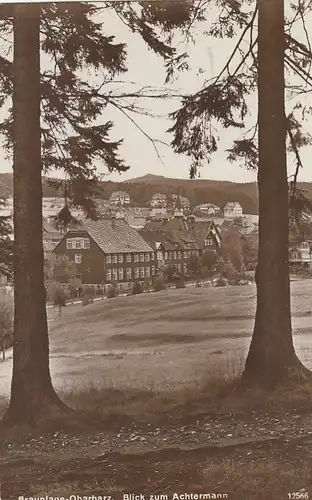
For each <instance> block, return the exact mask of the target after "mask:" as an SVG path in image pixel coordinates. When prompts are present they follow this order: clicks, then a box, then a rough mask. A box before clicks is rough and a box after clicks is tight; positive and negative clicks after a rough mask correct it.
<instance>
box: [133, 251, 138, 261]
mask: <svg viewBox="0 0 312 500" xmlns="http://www.w3.org/2000/svg"><path fill="white" fill-rule="evenodd" d="M134 262H139V254H138V253H135V254H134Z"/></svg>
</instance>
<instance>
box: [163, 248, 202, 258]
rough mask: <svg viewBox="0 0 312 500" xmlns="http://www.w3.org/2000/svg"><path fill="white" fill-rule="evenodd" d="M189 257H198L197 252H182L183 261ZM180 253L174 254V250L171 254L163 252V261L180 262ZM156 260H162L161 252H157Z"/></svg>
mask: <svg viewBox="0 0 312 500" xmlns="http://www.w3.org/2000/svg"><path fill="white" fill-rule="evenodd" d="M191 255H199V250H187V251H185V252H183V256H184V258H185V259H187V258H189V257H191ZM181 258H182V252H176V251H175V250H174V251H172V252H165V260H177V259H178V260H181ZM157 259H158V260H161V259H162V252H157Z"/></svg>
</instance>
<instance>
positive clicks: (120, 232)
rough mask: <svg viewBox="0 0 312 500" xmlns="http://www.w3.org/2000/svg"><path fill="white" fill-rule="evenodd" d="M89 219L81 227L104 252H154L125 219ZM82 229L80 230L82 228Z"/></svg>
mask: <svg viewBox="0 0 312 500" xmlns="http://www.w3.org/2000/svg"><path fill="white" fill-rule="evenodd" d="M114 223H115V227H113V222H112V220H110V219H102V220H97V221H91V220H87V221H85V222H84V223H83V224H82V227H81V229H83V230H85V231H87V233H88V234H89V235H90V236H91V238H92V239H93V240H94V241H95V243H97V245H98V246H99V247H100V248H101V250H103V252H104V253H127V252H130V253H131V252H152V251H153V250H152V248H151V247H150V246H149V245H148V244H147V243H146V241H145V240H144V239H143V238H142V237H141V236H140V234H139V233H138V231H136V230H135V229H133V228H132V227H131V226H129V224H127V223H126V222H125V221H123V220H118V219H117V220H115V221H114ZM81 229H80V230H81Z"/></svg>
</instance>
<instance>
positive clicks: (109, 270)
mask: <svg viewBox="0 0 312 500" xmlns="http://www.w3.org/2000/svg"><path fill="white" fill-rule="evenodd" d="M106 279H107V281H111V279H112V271H111V269H107V271H106Z"/></svg>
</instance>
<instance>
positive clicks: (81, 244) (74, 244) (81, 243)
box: [66, 238, 90, 250]
mask: <svg viewBox="0 0 312 500" xmlns="http://www.w3.org/2000/svg"><path fill="white" fill-rule="evenodd" d="M66 248H67V250H72V249H73V250H82V249H83V250H87V249H89V248H90V239H89V238H67V240H66Z"/></svg>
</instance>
